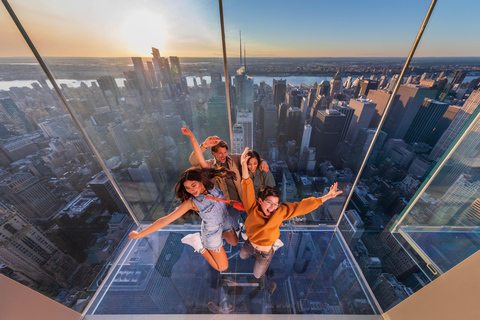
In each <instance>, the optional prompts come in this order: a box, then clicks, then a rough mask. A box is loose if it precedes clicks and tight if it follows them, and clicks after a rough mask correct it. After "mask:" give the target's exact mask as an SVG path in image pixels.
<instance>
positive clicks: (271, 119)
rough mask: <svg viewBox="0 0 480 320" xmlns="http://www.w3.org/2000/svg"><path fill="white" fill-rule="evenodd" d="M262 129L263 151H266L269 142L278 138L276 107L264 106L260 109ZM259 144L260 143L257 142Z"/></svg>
mask: <svg viewBox="0 0 480 320" xmlns="http://www.w3.org/2000/svg"><path fill="white" fill-rule="evenodd" d="M259 122H260V129H261V131H262V142H261V143H262V149H266V148H267V146H268V141H269V140H276V136H277V108H276V107H275V106H274V105H264V106H262V107H261V108H260V121H259ZM257 144H258V142H257Z"/></svg>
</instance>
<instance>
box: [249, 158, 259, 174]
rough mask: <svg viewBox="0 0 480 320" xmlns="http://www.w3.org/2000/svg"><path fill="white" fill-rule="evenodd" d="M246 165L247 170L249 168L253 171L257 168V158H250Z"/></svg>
mask: <svg viewBox="0 0 480 320" xmlns="http://www.w3.org/2000/svg"><path fill="white" fill-rule="evenodd" d="M247 167H248V170H250V171H251V172H255V170H257V167H258V160H257V158H250V159H249V160H248V163H247Z"/></svg>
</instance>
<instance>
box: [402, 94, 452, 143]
mask: <svg viewBox="0 0 480 320" xmlns="http://www.w3.org/2000/svg"><path fill="white" fill-rule="evenodd" d="M447 109H448V104H446V103H443V102H439V101H435V100H432V99H429V98H425V100H424V101H423V103H422V106H421V107H420V109H419V110H418V112H417V115H416V116H415V118H414V119H413V121H412V124H411V125H410V128H409V129H408V131H407V133H405V138H404V140H405V142H407V143H410V142H426V141H427V139H428V138H429V137H430V134H432V133H433V129H435V126H436V124H437V123H438V121H439V120H440V119H441V118H442V117H443V115H444V114H445V112H446V111H447Z"/></svg>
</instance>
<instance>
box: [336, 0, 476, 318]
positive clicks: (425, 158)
mask: <svg viewBox="0 0 480 320" xmlns="http://www.w3.org/2000/svg"><path fill="white" fill-rule="evenodd" d="M458 5H459V6H457V4H456V3H455V4H453V3H445V2H438V4H437V5H436V7H435V10H434V11H433V14H432V16H431V19H430V21H429V23H428V25H427V28H426V30H425V33H424V35H423V38H422V40H421V41H420V45H419V47H418V49H417V51H416V53H415V56H414V57H413V60H412V62H411V63H410V65H409V66H408V68H407V70H406V73H405V76H404V77H403V79H401V81H402V84H401V85H400V86H399V88H398V91H397V92H396V96H395V98H394V99H393V104H392V107H391V109H390V111H389V112H388V113H387V114H386V117H385V122H384V123H383V126H382V127H381V130H382V131H383V132H384V133H385V139H384V141H383V144H382V145H379V146H378V150H379V153H378V156H377V158H376V159H370V158H369V159H368V160H367V161H368V162H367V166H366V167H365V169H364V171H363V172H362V175H361V179H360V181H359V185H358V186H357V188H356V190H355V191H354V192H355V193H354V195H353V196H352V201H351V203H349V205H348V207H347V209H357V207H358V203H361V202H359V201H358V200H357V198H356V197H355V196H356V195H357V194H359V193H360V191H363V192H364V194H365V195H367V196H369V197H370V199H376V200H377V205H376V207H375V208H373V209H371V210H370V211H367V215H366V216H365V218H366V221H364V222H366V223H365V224H364V226H362V227H360V226H358V225H357V226H355V223H354V222H356V221H357V220H356V218H355V217H356V216H355V215H354V214H353V213H350V212H349V211H348V210H347V212H346V216H345V217H344V220H345V221H341V223H340V225H339V227H340V228H341V229H344V230H346V231H349V230H357V229H358V230H360V228H362V229H364V230H362V232H363V235H362V236H361V237H360V241H359V243H362V245H363V246H364V248H361V247H359V246H357V247H355V248H354V250H353V253H354V255H355V256H357V257H362V254H363V252H366V253H367V257H369V258H370V260H365V261H367V262H368V263H363V262H362V260H361V259H357V262H358V263H359V265H360V266H361V268H362V270H363V272H364V274H367V273H368V272H369V270H370V266H372V265H374V266H376V267H377V268H378V270H377V272H378V274H379V275H381V276H380V277H379V278H377V280H375V281H369V284H370V286H371V288H372V291H373V292H374V294H375V296H376V298H377V300H378V301H379V303H380V306H381V307H382V308H383V310H384V311H386V310H388V309H390V308H391V307H393V306H395V305H396V304H397V303H399V302H400V301H402V300H403V299H405V298H407V297H408V296H409V295H411V294H413V293H414V292H415V291H417V290H419V289H420V288H422V287H423V286H425V285H427V284H428V283H429V282H430V281H431V280H433V279H435V278H436V277H438V276H439V275H440V274H441V273H443V272H445V271H446V270H448V269H449V268H451V267H452V266H454V265H455V264H457V263H458V262H460V261H461V260H463V259H464V258H465V257H467V256H469V255H470V254H472V253H473V252H475V251H476V250H477V246H478V240H477V238H478V236H477V231H476V228H475V225H472V223H470V224H468V223H467V224H465V221H466V219H467V218H466V215H467V213H466V212H467V211H468V212H469V214H470V215H472V214H474V213H472V212H475V199H476V196H475V192H476V191H475V190H476V189H475V183H476V178H475V164H474V163H475V157H476V156H477V155H476V153H475V151H474V150H476V149H475V148H476V144H475V143H474V141H475V134H476V133H475V131H472V132H471V133H470V134H469V135H468V136H467V139H470V140H467V139H465V140H464V142H462V144H461V145H460V146H459V148H458V149H457V150H456V151H455V152H454V153H453V155H452V157H451V158H450V160H448V161H447V162H446V163H445V164H444V163H442V161H443V160H444V159H445V157H446V155H445V152H446V151H447V150H451V148H453V143H454V141H455V138H456V137H457V135H458V134H459V132H461V129H462V127H463V126H464V125H465V123H466V122H467V120H468V119H469V117H470V116H471V115H472V113H473V112H474V111H475V110H476V108H477V106H478V104H479V102H480V101H477V100H478V99H477V92H476V89H477V86H478V83H479V81H480V78H478V76H479V74H478V67H479V63H480V60H479V59H478V58H468V57H472V56H478V52H479V51H478V50H479V49H480V48H479V46H478V44H477V43H474V44H472V41H471V40H470V39H471V38H472V37H473V32H470V31H468V30H470V29H471V28H472V26H471V22H472V21H473V20H474V18H473V15H472V16H470V11H469V12H468V13H467V12H464V10H462V11H461V12H459V13H458V14H456V13H455V12H457V11H459V10H461V9H460V8H461V4H458ZM468 6H469V8H470V9H471V10H473V11H472V12H474V10H475V8H474V7H475V6H477V5H476V4H475V5H473V4H469V5H468ZM423 10H424V9H422V10H420V11H422V12H424V13H425V12H426V11H423ZM453 16H455V17H456V18H455V23H453V24H450V23H448V26H447V24H446V21H450V22H452V20H451V19H452V17H453ZM472 30H473V29H472ZM412 40H413V38H412ZM393 80H394V79H392V81H393ZM392 81H390V83H392ZM391 91H392V88H391V87H390V88H384V89H383V90H379V89H377V90H373V91H369V93H368V94H367V99H370V100H372V101H374V102H376V103H377V106H378V105H379V103H380V102H379V101H381V100H380V99H381V98H382V97H383V99H389V98H391V95H392V92H391ZM470 121H471V120H470ZM377 144H379V140H377ZM376 147H377V146H375V147H374V148H373V149H376ZM449 148H450V149H449ZM372 154H373V153H372ZM369 162H370V163H369ZM437 168H438V169H440V171H439V172H438V174H435V175H434V174H433V173H434V172H436V170H437ZM467 190H468V192H467ZM367 199H368V198H367ZM349 216H352V218H349ZM360 217H361V218H363V216H362V214H360ZM461 220H462V221H463V222H461ZM398 223H400V224H398ZM342 225H344V226H346V227H342ZM395 226H396V227H395ZM355 227H357V229H356V228H355ZM342 231H343V230H342ZM392 231H394V232H393V233H392ZM350 233H351V231H350ZM344 236H345V237H346V238H347V237H348V236H349V233H346V232H344ZM373 259H375V262H376V263H373ZM387 293H390V294H391V296H390V297H394V298H392V299H391V300H387V299H385V297H383V295H386V294H387ZM386 296H388V295H386Z"/></svg>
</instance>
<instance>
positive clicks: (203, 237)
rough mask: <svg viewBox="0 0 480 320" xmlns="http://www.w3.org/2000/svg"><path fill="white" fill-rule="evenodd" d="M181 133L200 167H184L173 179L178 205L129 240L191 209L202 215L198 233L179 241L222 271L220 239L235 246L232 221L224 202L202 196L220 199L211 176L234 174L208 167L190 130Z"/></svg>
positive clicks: (224, 266) (224, 264)
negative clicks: (176, 179)
mask: <svg viewBox="0 0 480 320" xmlns="http://www.w3.org/2000/svg"><path fill="white" fill-rule="evenodd" d="M182 133H183V134H184V135H186V136H187V137H189V138H190V140H191V142H192V146H193V151H194V153H195V156H196V157H197V160H198V161H199V162H200V165H201V168H192V169H188V170H186V171H185V172H184V173H183V174H182V176H181V177H180V180H179V181H178V182H177V184H176V186H175V194H176V196H177V197H178V198H179V199H180V201H182V203H181V204H180V206H179V207H178V208H177V209H175V210H174V211H173V212H172V213H170V214H168V215H167V216H165V217H162V218H160V219H158V220H157V221H155V222H154V223H152V224H151V225H150V226H149V227H147V228H146V229H144V230H142V231H140V232H137V231H132V232H131V233H130V239H138V238H141V237H144V236H146V235H149V234H151V233H152V232H155V231H157V230H160V229H161V228H163V227H165V226H166V225H168V224H170V223H172V222H173V221H175V220H176V219H178V218H180V217H185V216H186V215H187V213H189V212H191V211H193V212H195V214H197V215H199V216H200V217H201V218H202V225H201V232H200V233H198V232H197V233H193V234H189V235H187V236H185V237H184V238H183V239H182V242H183V243H185V244H188V245H190V246H192V247H193V248H194V250H195V251H196V252H199V253H200V254H201V255H202V256H203V257H204V258H205V259H206V260H207V261H208V263H209V264H210V265H211V266H212V267H213V268H214V269H216V270H218V271H223V270H226V269H227V267H228V259H227V254H226V252H225V249H224V248H223V241H222V238H225V240H226V241H227V243H229V244H231V245H234V246H235V245H237V244H238V237H237V234H236V233H235V231H234V229H233V227H232V226H233V221H232V218H231V217H230V216H229V215H228V213H227V209H226V204H225V203H223V202H221V201H215V200H211V199H207V198H206V196H207V195H208V196H211V197H215V198H222V199H224V197H223V193H222V191H220V190H219V189H218V188H217V187H215V186H214V185H213V183H212V179H214V178H215V177H228V178H235V174H234V173H233V172H231V171H229V170H227V169H225V168H209V167H208V164H207V163H206V161H205V158H204V157H203V154H202V152H201V151H200V147H199V145H198V142H197V140H196V139H195V136H194V135H193V133H192V132H191V131H190V130H189V129H188V128H187V127H183V128H182Z"/></svg>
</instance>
